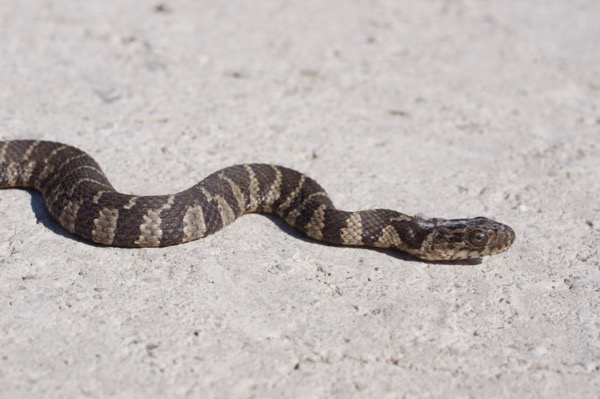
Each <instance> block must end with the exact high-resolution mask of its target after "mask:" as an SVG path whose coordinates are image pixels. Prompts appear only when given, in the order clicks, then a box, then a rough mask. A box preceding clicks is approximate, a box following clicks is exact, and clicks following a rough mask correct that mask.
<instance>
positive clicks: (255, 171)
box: [0, 140, 515, 261]
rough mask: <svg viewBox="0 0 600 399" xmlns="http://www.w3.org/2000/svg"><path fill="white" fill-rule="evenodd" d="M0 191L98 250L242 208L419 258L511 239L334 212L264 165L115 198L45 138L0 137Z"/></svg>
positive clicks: (296, 176) (90, 169)
mask: <svg viewBox="0 0 600 399" xmlns="http://www.w3.org/2000/svg"><path fill="white" fill-rule="evenodd" d="M0 188H25V189H33V190H36V191H39V192H40V193H41V194H42V196H43V199H44V203H45V205H46V207H47V209H48V211H49V214H50V215H51V216H52V217H53V218H54V220H55V221H56V222H58V224H59V225H60V226H62V227H63V228H64V229H65V230H67V231H68V232H69V233H71V234H72V235H74V236H77V237H80V238H82V239H84V240H86V241H89V242H92V243H96V244H100V245H103V246H113V247H130V248H141V247H165V246H170V245H175V244H181V243H185V242H188V241H193V240H197V239H200V238H202V237H205V236H208V235H210V234H213V233H215V232H217V231H219V230H221V229H222V228H223V227H225V226H227V225H229V224H230V223H232V222H233V221H234V220H236V219H237V218H238V217H240V216H242V215H244V214H248V213H262V214H272V215H275V216H277V217H279V218H281V219H282V220H283V221H285V223H287V224H288V225H289V226H290V227H292V229H294V230H295V231H297V232H299V233H300V234H302V235H304V236H306V237H309V238H311V239H314V240H317V241H321V242H325V243H329V244H337V245H343V246H365V247H372V248H379V249H384V250H395V251H400V252H404V253H407V254H409V255H411V256H412V257H415V258H418V259H421V260H425V261H452V260H458V259H472V258H481V257H483V256H487V255H494V254H499V253H501V252H504V251H506V250H507V249H508V248H509V247H510V246H511V245H512V244H513V242H514V240H515V232H514V230H513V229H512V228H510V227H509V226H507V225H505V224H502V223H499V222H496V221H494V220H491V219H488V218H485V217H475V218H466V219H442V218H425V217H420V216H409V215H406V214H403V213H400V212H397V211H393V210H389V209H368V210H362V211H356V212H349V211H343V210H340V209H337V208H336V207H335V206H334V205H333V203H332V200H331V199H330V197H329V195H328V194H327V193H326V192H325V190H324V189H323V188H322V187H321V186H320V185H319V184H318V183H317V182H316V181H315V180H313V179H312V178H310V177H308V176H307V175H305V174H303V173H301V172H298V171H296V170H293V169H289V168H287V167H283V166H277V165H271V164H258V163H253V164H240V165H234V166H230V167H226V168H224V169H221V170H219V171H217V172H214V173H212V174H211V175H209V176H208V177H206V178H205V179H203V180H201V181H200V182H199V183H197V184H196V185H194V186H192V187H191V188H188V189H187V190H184V191H181V192H179V193H176V194H168V195H150V196H141V195H130V194H123V193H120V192H118V191H117V190H115V189H114V188H113V186H112V184H111V183H110V182H109V180H108V178H107V177H106V176H105V174H104V172H103V171H102V169H101V168H100V166H98V164H97V163H96V161H95V160H94V159H93V158H92V157H91V156H90V155H88V154H87V153H85V152H84V151H82V150H80V149H78V148H76V147H73V146H70V145H67V144H61V143H57V142H52V141H42V140H8V141H0Z"/></svg>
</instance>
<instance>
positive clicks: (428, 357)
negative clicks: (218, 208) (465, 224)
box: [0, 0, 600, 398]
mask: <svg viewBox="0 0 600 399" xmlns="http://www.w3.org/2000/svg"><path fill="white" fill-rule="evenodd" d="M599 15H600V3H599V2H597V1H595V0H588V1H583V0H574V1H566V0H562V1H553V2H548V1H541V0H534V1H527V2H521V1H509V2H506V1H500V0H494V1H487V2H475V1H429V2H418V1H405V0H401V1H391V0H389V1H387V0H383V1H354V0H328V1H323V0H305V1H301V2H300V1H276V0H264V1H246V0H233V1H221V0H202V1H196V0H170V1H165V2H163V3H160V2H158V1H156V2H152V1H142V0H131V1H126V0H124V1H113V2H108V1H107V2H100V1H96V2H82V1H77V0H56V1H50V0H45V1H42V0H39V1H36V0H32V1H19V0H4V1H3V2H2V6H1V7H0V55H1V60H0V87H1V89H0V140H9V139H22V138H37V139H46V140H57V141H62V142H65V143H69V144H72V145H75V146H77V147H80V148H82V149H83V150H85V151H87V152H89V153H90V154H92V155H93V156H94V157H95V158H96V159H97V161H98V162H99V164H100V165H102V166H103V168H104V170H105V172H106V174H107V175H108V176H109V178H110V179H111V181H113V182H114V185H115V186H116V187H117V188H118V189H120V190H122V191H124V192H129V193H136V194H159V193H160V194H165V193H169V192H176V191H179V190H181V189H184V188H187V187H189V186H191V185H192V184H194V183H195V182H197V181H198V180H199V179H201V178H203V177H204V176H206V175H207V174H209V173H210V172H212V171H215V170H217V169H219V168H221V167H224V166H228V165H232V164H236V163H242V162H255V161H259V162H273V163H278V164H283V165H286V166H289V167H293V168H296V169H299V170H301V171H304V172H306V173H308V174H309V175H310V176H312V177H314V178H315V179H316V180H317V181H319V182H320V183H321V184H322V185H323V186H324V187H325V188H326V189H327V190H328V191H329V192H330V194H331V196H332V198H333V199H334V202H335V203H336V205H338V206H339V207H340V208H343V209H347V210H357V209H365V208H376V207H379V208H391V209H396V210H400V211H402V212H405V213H409V214H419V213H420V214H425V215H428V216H436V217H446V218H457V217H470V216H480V215H481V216H487V217H491V218H494V219H497V220H499V221H501V222H504V223H507V224H509V225H511V226H512V227H513V228H514V229H515V231H516V233H517V242H516V243H515V245H514V246H513V248H511V249H510V250H509V251H508V252H507V253H505V254H502V255H499V256H495V257H491V258H487V259H484V260H483V261H482V262H481V263H479V264H466V265H465V264H432V263H424V262H419V261H411V260H409V259H407V258H406V257H403V256H397V255H395V254H392V253H389V252H383V251H374V250H367V249H360V248H342V247H335V246H326V245H321V244H318V243H315V242H313V241H309V240H306V239H302V238H300V237H298V235H297V234H295V233H294V232H292V231H291V230H290V229H289V228H287V227H285V226H282V225H281V223H280V222H278V221H277V220H276V219H273V218H267V217H263V216H259V215H250V216H245V217H243V218H241V219H240V220H238V221H236V222H235V223H234V224H233V225H232V226H229V227H228V228H226V229H225V230H223V231H221V232H219V233H218V234H215V235H213V236H210V237H207V238H205V239H203V240H201V241H196V242H193V243H189V244H186V245H181V246H176V247H171V248H165V249H142V250H139V249H118V248H103V247H98V246H93V245H90V244H87V243H85V242H81V241H79V240H77V239H74V238H73V237H71V236H69V235H68V234H66V233H64V232H63V231H62V229H61V228H60V227H58V226H57V225H56V224H55V223H54V222H53V221H52V220H51V219H50V218H49V215H48V213H47V211H46V210H45V208H44V205H43V201H42V199H41V197H40V196H39V195H38V194H36V193H30V192H28V191H24V190H3V191H0V303H1V312H0V397H2V398H32V397H47V398H82V397H89V398H108V397H114V398H151V397H155V398H167V397H168V398H177V397H190V398H192V397H194V398H199V397H202V398H282V397H286V398H291V397H295V398H352V397H365V398H482V397H485V398H598V397H599V395H600V254H599V250H600V246H599V244H598V243H599V242H600V205H599V204H600V202H599V200H598V198H599V195H600V172H599V171H598V170H599V168H600V69H599V68H598V65H600V46H599V43H600V24H599V23H598V16H599Z"/></svg>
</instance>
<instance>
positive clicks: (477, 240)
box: [469, 230, 488, 247]
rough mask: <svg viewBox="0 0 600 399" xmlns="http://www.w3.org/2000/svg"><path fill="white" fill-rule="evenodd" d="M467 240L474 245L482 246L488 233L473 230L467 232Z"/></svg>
mask: <svg viewBox="0 0 600 399" xmlns="http://www.w3.org/2000/svg"><path fill="white" fill-rule="evenodd" d="M469 242H470V243H471V244H472V245H474V246H476V247H483V246H484V245H485V244H487V242H488V234H487V233H486V232H485V231H483V230H473V231H472V232H470V233H469Z"/></svg>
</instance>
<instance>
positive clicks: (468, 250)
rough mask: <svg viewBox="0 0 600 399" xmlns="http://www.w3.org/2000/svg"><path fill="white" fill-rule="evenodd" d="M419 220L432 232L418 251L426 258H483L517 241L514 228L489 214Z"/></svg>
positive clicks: (505, 248) (421, 256)
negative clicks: (490, 216) (473, 216)
mask: <svg viewBox="0 0 600 399" xmlns="http://www.w3.org/2000/svg"><path fill="white" fill-rule="evenodd" d="M417 222H418V223H419V224H420V225H421V227H422V228H423V229H426V230H428V231H429V232H430V233H429V234H428V235H427V238H426V239H425V240H424V241H423V242H422V245H421V248H419V250H418V251H417V252H418V253H415V254H414V255H415V256H418V257H419V258H421V259H426V260H457V259H472V258H480V257H482V256H487V255H494V254H498V253H501V252H504V251H506V250H507V249H508V248H509V247H510V246H511V245H512V243H513V242H514V241H515V232H514V230H513V229H511V228H510V227H509V226H507V225H505V224H502V223H499V222H496V221H494V220H491V219H488V218H485V217H476V218H473V219H453V220H446V219H427V220H424V219H420V220H418V221H417Z"/></svg>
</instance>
